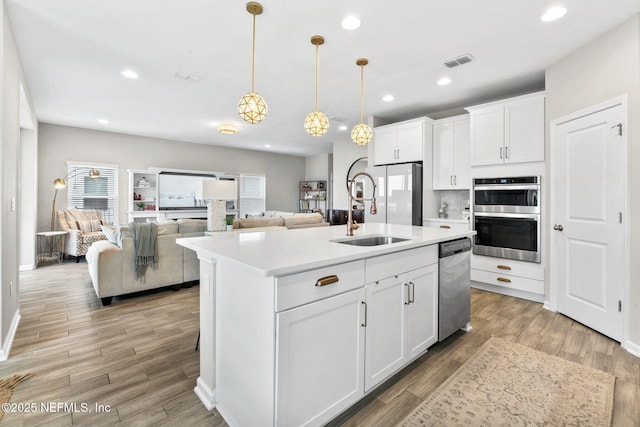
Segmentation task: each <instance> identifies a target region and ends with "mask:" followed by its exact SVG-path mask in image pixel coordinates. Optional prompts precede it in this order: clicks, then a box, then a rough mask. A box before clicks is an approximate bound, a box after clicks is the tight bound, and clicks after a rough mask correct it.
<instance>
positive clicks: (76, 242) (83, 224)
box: [58, 209, 107, 262]
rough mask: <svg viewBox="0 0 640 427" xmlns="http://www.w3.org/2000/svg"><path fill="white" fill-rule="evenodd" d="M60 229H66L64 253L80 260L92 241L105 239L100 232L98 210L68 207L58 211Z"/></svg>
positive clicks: (102, 221)
mask: <svg viewBox="0 0 640 427" xmlns="http://www.w3.org/2000/svg"><path fill="white" fill-rule="evenodd" d="M58 224H60V230H63V231H66V232H67V235H66V236H65V245H64V253H65V255H71V256H74V257H75V258H76V262H79V261H80V257H81V256H84V255H85V254H86V253H87V249H89V246H91V244H92V243H93V242H97V241H100V240H107V236H106V235H105V234H104V233H103V232H102V230H101V228H100V227H101V225H104V219H103V218H102V213H101V212H100V211H98V210H82V209H69V210H64V211H58Z"/></svg>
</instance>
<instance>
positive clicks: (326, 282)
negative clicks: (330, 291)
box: [316, 274, 340, 286]
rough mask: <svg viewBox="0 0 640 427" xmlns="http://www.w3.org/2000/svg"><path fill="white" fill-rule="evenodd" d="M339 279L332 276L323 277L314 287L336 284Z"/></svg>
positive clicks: (336, 276) (334, 275)
mask: <svg viewBox="0 0 640 427" xmlns="http://www.w3.org/2000/svg"><path fill="white" fill-rule="evenodd" d="M339 280H340V279H338V275H336V274H332V275H331V276H325V277H321V278H319V279H318V281H317V282H316V286H327V285H331V284H332V283H338V281H339Z"/></svg>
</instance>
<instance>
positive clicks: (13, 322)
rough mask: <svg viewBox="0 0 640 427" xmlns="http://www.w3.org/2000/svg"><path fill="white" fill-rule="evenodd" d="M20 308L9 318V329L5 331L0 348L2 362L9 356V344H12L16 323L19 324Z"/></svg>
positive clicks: (16, 328)
mask: <svg viewBox="0 0 640 427" xmlns="http://www.w3.org/2000/svg"><path fill="white" fill-rule="evenodd" d="M20 317H21V316H20V309H19V308H18V309H17V310H16V312H15V314H14V315H13V319H12V320H11V325H10V326H9V331H8V333H7V338H6V339H5V340H4V343H3V344H2V350H0V362H4V361H5V360H7V359H8V358H9V353H10V352H11V346H12V345H13V339H14V338H15V337H16V331H17V330H18V325H19V324H20Z"/></svg>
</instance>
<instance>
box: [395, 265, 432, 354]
mask: <svg viewBox="0 0 640 427" xmlns="http://www.w3.org/2000/svg"><path fill="white" fill-rule="evenodd" d="M403 276H405V277H404V278H405V280H404V281H405V282H406V283H407V284H408V285H409V286H408V289H409V304H408V305H406V317H405V321H406V326H405V331H406V345H407V350H406V352H407V361H409V360H411V359H414V358H415V357H417V356H419V355H420V354H422V353H423V352H424V351H425V350H426V349H427V348H429V347H430V346H431V345H432V344H434V343H435V342H436V341H438V264H432V265H429V266H426V267H422V268H419V269H417V270H414V271H411V272H409V273H406V274H405V275H403Z"/></svg>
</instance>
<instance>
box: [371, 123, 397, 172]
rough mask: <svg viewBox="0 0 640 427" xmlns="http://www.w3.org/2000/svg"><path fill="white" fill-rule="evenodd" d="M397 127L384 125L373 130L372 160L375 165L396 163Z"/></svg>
mask: <svg viewBox="0 0 640 427" xmlns="http://www.w3.org/2000/svg"><path fill="white" fill-rule="evenodd" d="M397 154H398V129H397V127H396V126H385V127H381V128H376V129H375V130H374V131H373V161H374V164H375V165H388V164H390V163H397V162H398V160H397Z"/></svg>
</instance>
